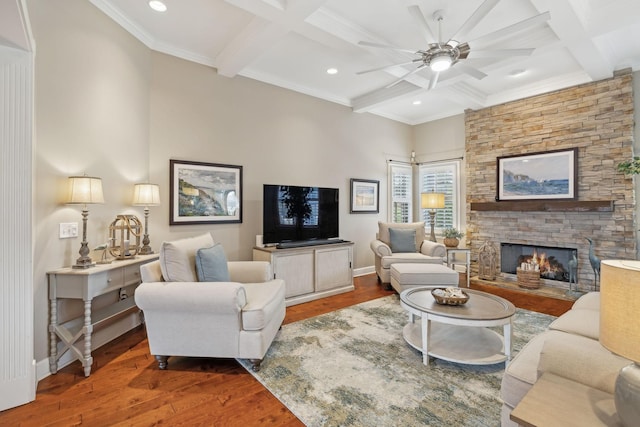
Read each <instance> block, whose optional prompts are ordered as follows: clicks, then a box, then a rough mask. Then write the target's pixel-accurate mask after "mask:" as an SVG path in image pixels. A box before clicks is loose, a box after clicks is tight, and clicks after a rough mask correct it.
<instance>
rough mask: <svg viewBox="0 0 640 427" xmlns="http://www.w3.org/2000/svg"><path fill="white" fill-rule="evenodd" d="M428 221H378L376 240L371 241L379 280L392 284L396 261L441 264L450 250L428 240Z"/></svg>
mask: <svg viewBox="0 0 640 427" xmlns="http://www.w3.org/2000/svg"><path fill="white" fill-rule="evenodd" d="M424 227H425V223H424V221H421V222H411V223H389V222H378V233H377V234H376V239H375V240H373V241H372V242H371V250H372V251H373V253H374V255H375V267H376V274H377V275H378V279H379V280H380V281H381V282H382V283H384V284H386V285H387V287H389V282H390V280H391V275H390V268H391V265H392V264H394V263H429V264H442V263H444V262H445V258H446V256H447V249H446V247H445V246H444V245H443V244H442V243H436V242H432V241H430V240H426V239H425V232H424Z"/></svg>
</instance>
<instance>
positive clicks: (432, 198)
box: [420, 193, 444, 209]
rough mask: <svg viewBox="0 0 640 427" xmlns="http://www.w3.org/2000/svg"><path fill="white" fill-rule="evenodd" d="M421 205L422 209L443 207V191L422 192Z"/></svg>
mask: <svg viewBox="0 0 640 427" xmlns="http://www.w3.org/2000/svg"><path fill="white" fill-rule="evenodd" d="M420 206H421V207H422V209H443V208H444V194H443V193H422V194H420Z"/></svg>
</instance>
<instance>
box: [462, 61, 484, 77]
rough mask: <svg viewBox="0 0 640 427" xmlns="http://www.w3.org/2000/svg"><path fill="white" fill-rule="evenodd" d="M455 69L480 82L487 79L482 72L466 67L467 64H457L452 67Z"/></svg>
mask: <svg viewBox="0 0 640 427" xmlns="http://www.w3.org/2000/svg"><path fill="white" fill-rule="evenodd" d="M454 67H455V68H457V69H458V70H460V71H462V72H463V73H465V74H468V75H470V76H471V77H474V78H476V79H478V80H482V79H484V78H485V77H487V75H486V74H485V73H483V72H482V71H480V70H478V69H477V68H473V67H470V66H468V65H467V64H463V63H461V62H457V63H456V65H454Z"/></svg>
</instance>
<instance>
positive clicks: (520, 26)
mask: <svg viewBox="0 0 640 427" xmlns="http://www.w3.org/2000/svg"><path fill="white" fill-rule="evenodd" d="M550 18H551V14H550V13H549V12H543V13H541V14H539V15H536V16H533V17H531V18H528V19H525V20H524V21H520V22H516V23H515V24H513V25H509V26H508V27H504V28H502V29H500V30H497V31H494V32H492V33H489V34H485V35H484V36H481V37H478V38H477V39H475V40H473V41H470V42H468V43H469V44H470V45H473V44H476V43H486V42H490V41H492V40H495V39H499V38H500V37H504V36H508V35H510V34H512V33H517V32H518V31H520V30H524V29H525V28H527V27H531V26H533V25H536V24H540V23H542V22H546V21H548V20H549V19H550Z"/></svg>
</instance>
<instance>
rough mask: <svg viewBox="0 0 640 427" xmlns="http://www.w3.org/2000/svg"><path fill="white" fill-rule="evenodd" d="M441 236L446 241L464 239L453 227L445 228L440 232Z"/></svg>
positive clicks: (462, 234)
mask: <svg viewBox="0 0 640 427" xmlns="http://www.w3.org/2000/svg"><path fill="white" fill-rule="evenodd" d="M442 235H443V236H444V237H445V238H447V239H461V238H462V237H464V233H463V232H461V231H460V230H458V229H457V228H455V227H447V228H445V229H444V231H443V232H442Z"/></svg>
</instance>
